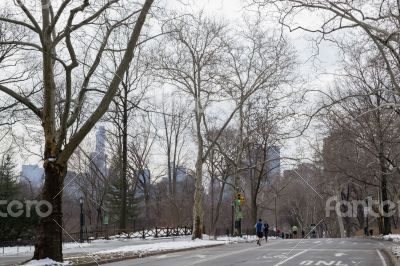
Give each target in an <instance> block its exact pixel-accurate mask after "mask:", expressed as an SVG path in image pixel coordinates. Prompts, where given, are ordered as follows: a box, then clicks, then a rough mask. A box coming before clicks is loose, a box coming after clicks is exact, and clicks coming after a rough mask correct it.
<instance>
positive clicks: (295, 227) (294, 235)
mask: <svg viewBox="0 0 400 266" xmlns="http://www.w3.org/2000/svg"><path fill="white" fill-rule="evenodd" d="M292 232H293V238H297V226H295V225H293V227H292Z"/></svg>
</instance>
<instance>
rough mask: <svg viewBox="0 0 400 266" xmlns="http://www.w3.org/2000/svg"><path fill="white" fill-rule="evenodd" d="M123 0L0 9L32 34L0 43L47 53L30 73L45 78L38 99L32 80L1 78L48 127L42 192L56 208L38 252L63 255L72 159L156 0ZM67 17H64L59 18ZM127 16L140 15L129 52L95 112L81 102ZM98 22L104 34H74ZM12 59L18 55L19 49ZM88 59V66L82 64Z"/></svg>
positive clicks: (42, 229)
mask: <svg viewBox="0 0 400 266" xmlns="http://www.w3.org/2000/svg"><path fill="white" fill-rule="evenodd" d="M118 2H119V1H118V0H112V1H101V2H96V5H94V6H93V7H92V8H89V1H87V0H84V1H82V3H81V4H77V3H76V2H73V1H70V0H66V1H63V2H59V3H58V4H57V3H55V1H50V0H42V1H41V10H40V12H36V11H35V10H36V8H35V6H34V5H36V4H37V2H32V3H29V5H28V4H27V5H26V4H24V3H23V1H20V0H17V1H15V2H12V1H9V5H8V6H10V7H13V6H15V9H16V10H18V11H19V12H20V13H21V14H23V15H24V16H23V17H22V16H11V17H4V16H1V17H0V21H2V22H4V23H7V24H12V25H17V26H19V27H21V28H23V29H25V30H27V31H29V32H30V34H31V35H32V37H31V36H27V37H24V38H21V39H18V40H11V41H7V40H5V41H1V42H0V46H2V47H4V46H7V45H17V46H18V47H19V50H20V51H21V53H23V51H26V50H30V51H29V53H31V54H35V56H40V58H41V59H40V63H39V64H38V67H39V68H40V71H37V73H35V75H34V76H33V77H32V78H31V79H30V81H31V83H32V84H35V83H38V84H40V87H41V89H40V90H38V91H37V95H40V100H38V101H34V97H28V96H27V95H29V92H32V91H34V90H35V89H34V86H32V85H29V82H19V81H16V82H12V77H8V80H7V81H8V82H7V81H2V82H1V84H0V91H2V92H3V93H6V94H8V95H9V96H11V97H13V98H14V99H15V100H17V101H18V102H19V103H21V104H22V105H24V106H25V107H26V109H27V110H29V111H30V112H31V113H33V114H34V115H35V116H36V119H37V120H39V121H40V124H41V125H42V127H43V139H44V152H43V159H44V169H45V183H44V187H43V192H42V198H43V200H47V201H48V202H49V203H51V205H52V207H53V211H52V213H51V214H50V216H48V217H43V218H42V219H41V220H40V222H39V226H38V231H37V243H36V246H35V253H34V256H33V257H34V258H35V259H43V258H51V259H53V260H56V261H62V259H63V257H62V242H61V241H62V230H63V229H62V209H61V207H62V190H63V186H64V177H65V174H66V172H67V163H68V160H69V158H70V157H71V155H72V154H73V152H74V150H75V149H76V148H77V147H78V145H79V144H80V143H81V142H82V140H83V139H84V138H85V136H86V135H87V134H88V133H89V131H90V130H91V129H92V128H93V126H94V124H95V123H96V122H97V121H99V119H100V118H101V117H102V115H103V114H104V113H105V112H106V110H107V108H108V106H109V105H110V103H111V101H112V99H113V97H114V95H115V94H116V92H117V90H118V87H119V84H120V83H121V78H120V77H122V76H123V75H124V73H125V72H126V70H127V68H128V67H129V63H130V61H131V60H132V58H133V57H134V51H135V47H136V44H137V43H138V40H139V37H140V32H141V30H142V28H143V25H144V22H145V20H146V16H147V14H148V13H149V10H150V7H151V5H152V3H153V0H146V1H144V2H143V3H141V4H137V5H131V6H125V5H123V6H119V7H118V6H117V5H116V4H117V3H118ZM111 9H113V11H114V12H113V13H115V14H116V15H117V17H116V18H115V19H112V18H110V17H109V15H108V14H109V13H107V11H108V10H110V11H111ZM40 23H41V24H40ZM62 23H64V24H63V25H61V24H62ZM129 23H134V27H133V29H132V30H131V33H130V38H129V41H128V43H127V45H126V50H125V52H124V56H123V57H122V59H121V61H120V62H119V64H118V67H117V68H116V70H115V72H114V73H112V74H111V76H112V79H111V80H110V82H109V83H108V84H107V85H106V86H104V87H103V89H104V91H103V92H104V94H103V95H102V96H100V97H98V99H99V101H98V102H97V104H95V106H94V110H91V111H90V112H89V109H85V111H87V112H89V113H86V114H85V115H83V113H82V111H83V106H84V105H85V103H87V99H88V96H89V94H90V92H91V91H92V90H91V89H92V88H91V87H92V86H94V82H95V75H94V74H95V73H96V71H97V70H98V67H99V65H100V64H101V63H102V58H103V56H104V54H105V51H106V48H107V46H108V41H109V37H110V35H112V33H113V31H114V30H115V29H116V28H118V27H121V26H123V25H128V24H129ZM93 27H94V28H93ZM57 29H61V30H60V31H58V30H57ZM96 30H97V31H98V32H99V33H100V36H98V37H99V38H100V39H99V38H97V37H96V38H92V40H91V41H88V39H86V42H85V41H84V40H83V39H81V40H77V35H76V34H80V36H86V37H88V36H91V34H89V32H93V31H96ZM79 45H83V46H85V45H86V47H84V50H86V51H88V52H89V51H91V52H92V51H93V50H92V49H96V50H97V52H96V53H95V54H94V57H93V58H92V60H90V59H89V57H90V56H89V54H88V53H83V54H81V53H80V51H78V48H77V47H78V46H79ZM9 60H14V62H17V61H18V57H16V58H12V59H9ZM82 62H84V64H83V65H81V66H82V67H83V71H82V69H78V68H77V67H78V66H79V65H80V64H82ZM21 67H23V66H21ZM82 72H83V78H81V75H82ZM29 87H30V88H29ZM32 87H33V89H32ZM92 92H93V91H92ZM59 111H60V113H59V114H58V113H57V112H59ZM78 118H80V120H81V122H80V126H79V127H78V126H76V128H75V129H74V130H73V131H72V132H71V131H70V132H69V130H72V129H73V127H72V126H73V125H74V124H76V122H77V121H78Z"/></svg>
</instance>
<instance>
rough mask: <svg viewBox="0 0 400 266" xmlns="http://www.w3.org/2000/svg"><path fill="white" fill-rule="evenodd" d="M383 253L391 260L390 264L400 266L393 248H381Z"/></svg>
mask: <svg viewBox="0 0 400 266" xmlns="http://www.w3.org/2000/svg"><path fill="white" fill-rule="evenodd" d="M380 251H381V252H382V253H383V255H384V256H385V257H386V258H387V259H388V260H389V265H390V266H400V262H399V260H398V258H396V257H395V256H394V254H393V253H392V251H391V250H388V249H380Z"/></svg>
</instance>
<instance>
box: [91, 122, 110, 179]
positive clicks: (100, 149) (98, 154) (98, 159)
mask: <svg viewBox="0 0 400 266" xmlns="http://www.w3.org/2000/svg"><path fill="white" fill-rule="evenodd" d="M105 147H106V130H105V128H104V126H100V127H99V128H98V129H97V132H96V150H95V152H92V153H91V154H90V158H91V165H90V171H91V172H92V174H96V175H100V176H106V175H107V174H108V171H107V156H106V151H105Z"/></svg>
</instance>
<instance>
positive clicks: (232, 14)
mask: <svg viewBox="0 0 400 266" xmlns="http://www.w3.org/2000/svg"><path fill="white" fill-rule="evenodd" d="M162 1H164V2H161V4H162V5H166V6H167V7H168V8H170V9H178V10H181V11H184V10H186V11H188V10H193V11H196V10H205V12H206V13H207V14H208V15H209V16H215V17H217V18H221V19H223V20H224V21H225V22H226V23H232V24H237V23H238V21H240V20H241V19H242V16H243V12H244V10H245V8H246V9H247V11H246V16H247V17H249V16H252V15H254V16H256V13H255V12H252V11H251V9H254V8H255V7H251V6H250V7H249V6H248V1H244V0H162ZM246 2H247V4H246ZM265 16H266V20H267V19H268V20H270V19H271V16H268V15H266V14H265ZM315 20H318V14H311V15H310V14H303V15H301V16H299V18H298V21H297V23H302V24H305V25H312V24H313V23H314V24H315ZM278 25H279V24H278V23H277V21H275V26H278ZM287 33H288V36H289V38H290V40H291V41H292V43H293V45H294V47H295V48H296V50H297V52H298V56H299V59H300V63H301V65H300V68H299V69H298V71H299V75H302V76H308V79H309V81H310V84H309V86H315V87H319V88H321V87H325V86H327V85H328V84H329V83H330V82H331V81H332V76H328V75H321V72H325V71H327V72H333V71H334V70H335V69H336V68H337V63H336V50H335V49H334V48H333V47H332V46H329V45H327V44H326V43H323V44H322V45H321V47H320V53H319V55H318V56H317V59H318V60H317V62H318V63H319V64H318V65H317V66H315V65H314V64H313V62H316V61H312V60H309V61H307V59H309V58H310V56H311V55H312V49H311V46H312V42H311V41H310V40H309V39H310V38H311V37H312V36H311V35H309V34H306V33H304V32H301V31H298V32H295V33H289V32H287ZM317 69H318V71H316V70H317ZM303 144H304V142H302V141H301V140H299V139H297V140H292V141H290V142H289V143H288V145H287V147H285V148H283V149H282V152H283V155H286V156H293V155H295V153H296V150H297V149H298V148H299V146H298V145H300V146H302V145H303ZM308 155H311V154H308ZM20 160H21V161H20V162H21V164H26V163H38V162H40V159H39V158H38V157H36V156H31V157H22V158H21V159H20Z"/></svg>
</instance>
